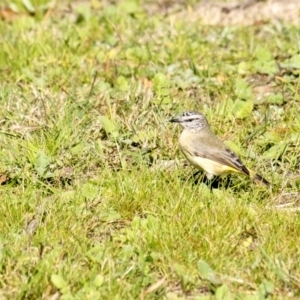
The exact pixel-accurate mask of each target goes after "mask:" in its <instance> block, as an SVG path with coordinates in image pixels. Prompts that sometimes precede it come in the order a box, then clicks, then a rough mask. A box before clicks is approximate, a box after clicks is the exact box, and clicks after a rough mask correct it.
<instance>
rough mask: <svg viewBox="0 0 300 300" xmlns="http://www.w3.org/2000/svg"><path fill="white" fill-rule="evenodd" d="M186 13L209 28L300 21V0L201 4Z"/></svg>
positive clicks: (191, 18)
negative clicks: (210, 26)
mask: <svg viewBox="0 0 300 300" xmlns="http://www.w3.org/2000/svg"><path fill="white" fill-rule="evenodd" d="M180 14H184V16H185V18H186V19H189V20H191V21H192V22H193V21H194V22H195V21H199V22H201V23H202V24H206V25H223V26H224V25H255V24H257V25H259V24H262V23H268V22H276V21H285V22H289V23H292V24H297V23H299V22H300V1H299V0H265V1H261V0H244V1H230V2H226V3H224V2H222V1H201V2H200V3H199V4H198V5H197V6H196V7H195V8H194V9H190V10H189V11H188V13H187V12H180V13H179V15H180Z"/></svg>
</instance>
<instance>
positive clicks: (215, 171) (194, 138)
mask: <svg viewBox="0 0 300 300" xmlns="http://www.w3.org/2000/svg"><path fill="white" fill-rule="evenodd" d="M170 122H174V123H179V124H180V125H181V126H182V127H183V131H182V133H181V135H180V138H179V145H180V147H181V150H182V152H183V154H184V155H185V157H186V158H187V160H188V161H189V162H190V163H191V164H192V165H193V166H195V167H196V168H198V169H200V170H203V171H205V172H206V176H207V178H208V179H213V177H214V176H215V175H216V176H219V175H225V174H229V173H237V174H243V175H246V176H248V177H250V178H251V179H253V180H254V181H255V182H256V183H262V184H264V185H265V186H268V187H269V186H271V184H270V183H269V182H268V181H267V180H266V179H264V178H263V177H262V176H260V175H258V174H256V173H255V172H253V171H252V170H250V169H248V168H247V167H246V166H245V165H244V164H243V162H242V161H241V159H240V158H239V157H238V156H237V154H235V153H234V152H233V151H232V150H231V149H230V148H228V147H227V146H226V145H225V144H224V143H223V142H222V141H221V140H220V139H219V138H217V137H216V136H215V135H214V134H213V133H212V131H211V129H210V126H209V124H208V122H207V119H206V117H205V116H204V115H203V114H201V113H198V112H195V111H188V112H184V113H182V114H181V115H179V116H178V117H176V118H173V119H171V120H170Z"/></svg>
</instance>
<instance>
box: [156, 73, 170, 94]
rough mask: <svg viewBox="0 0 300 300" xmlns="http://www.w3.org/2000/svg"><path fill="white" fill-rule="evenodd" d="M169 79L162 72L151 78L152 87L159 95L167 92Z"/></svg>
mask: <svg viewBox="0 0 300 300" xmlns="http://www.w3.org/2000/svg"><path fill="white" fill-rule="evenodd" d="M169 86H170V81H169V79H168V77H167V76H166V75H165V74H163V73H157V74H156V75H155V76H154V78H153V89H154V91H155V92H156V93H157V94H158V95H161V96H166V95H168V94H169Z"/></svg>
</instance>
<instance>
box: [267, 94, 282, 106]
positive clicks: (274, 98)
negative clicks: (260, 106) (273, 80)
mask: <svg viewBox="0 0 300 300" xmlns="http://www.w3.org/2000/svg"><path fill="white" fill-rule="evenodd" d="M267 103H270V104H277V105H281V104H283V103H284V97H283V95H282V94H271V95H269V96H268V97H267Z"/></svg>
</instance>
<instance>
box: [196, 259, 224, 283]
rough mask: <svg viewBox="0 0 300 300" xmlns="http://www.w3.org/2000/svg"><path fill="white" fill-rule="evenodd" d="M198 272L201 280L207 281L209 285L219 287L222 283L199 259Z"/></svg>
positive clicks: (207, 265) (206, 264)
mask: <svg viewBox="0 0 300 300" xmlns="http://www.w3.org/2000/svg"><path fill="white" fill-rule="evenodd" d="M197 267H198V272H199V275H200V277H201V278H202V279H205V280H208V281H209V282H210V283H212V284H214V285H221V284H222V281H221V280H220V279H219V278H218V277H217V275H216V274H215V272H214V271H213V269H212V268H211V267H210V265H209V264H208V263H207V262H206V261H204V260H202V259H200V260H198V263H197Z"/></svg>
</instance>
